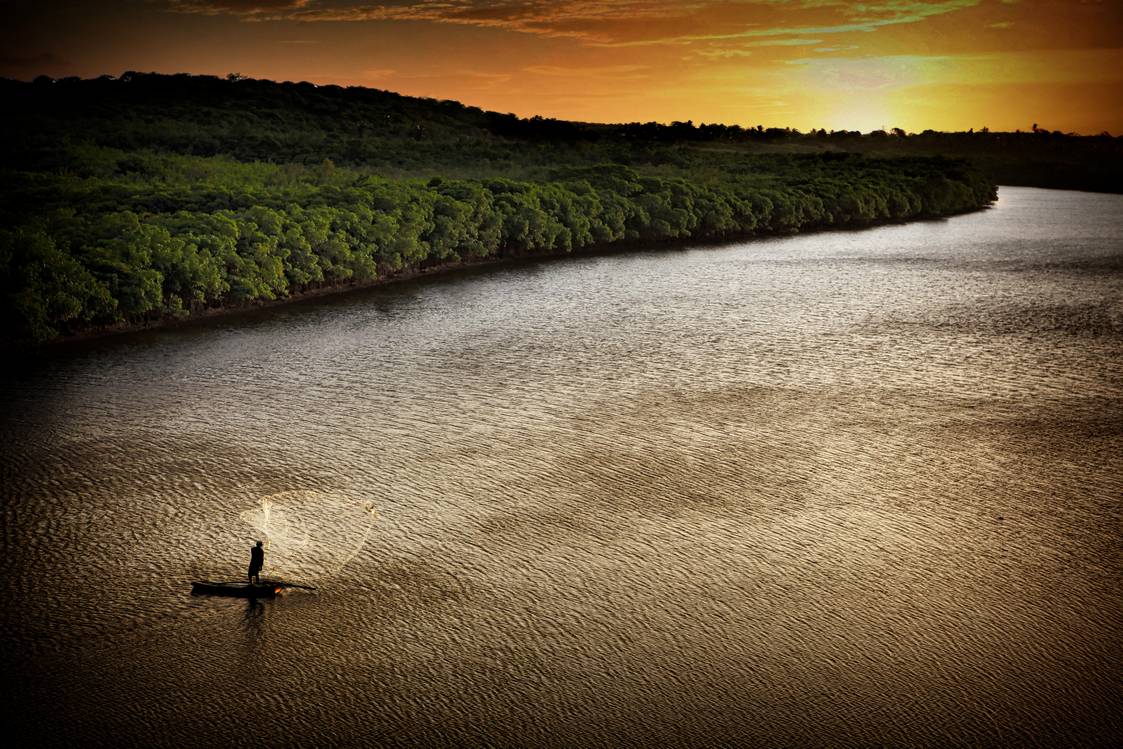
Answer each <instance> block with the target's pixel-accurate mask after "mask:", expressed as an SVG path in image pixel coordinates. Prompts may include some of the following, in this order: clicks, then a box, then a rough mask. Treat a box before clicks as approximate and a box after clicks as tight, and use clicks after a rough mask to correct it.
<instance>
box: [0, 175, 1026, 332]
mask: <svg viewBox="0 0 1123 749" xmlns="http://www.w3.org/2000/svg"><path fill="white" fill-rule="evenodd" d="M999 189H1001V186H999ZM1039 189H1042V188H1039ZM995 202H997V200H995V201H991V202H989V203H987V204H986V205H982V206H979V207H977V208H973V209H971V210H967V211H958V212H955V213H947V214H944V215H941V216H916V217H913V218H908V219H883V220H877V221H871V222H869V223H866V224H862V225H860V226H854V225H844V226H830V225H817V226H809V227H805V228H803V229H802V230H799V231H794V232H762V233H756V232H754V233H752V234H748V235H743V236H733V237H722V238H720V239H697V238H686V239H671V240H663V241H659V240H643V241H621V242H612V243H609V244H594V245H588V246H586V247H582V248H580V249H575V250H572V251H570V252H561V253H559V252H534V253H528V254H525V255H510V256H500V255H493V256H490V257H485V258H475V259H468V260H463V259H460V260H457V261H455V262H445V263H438V264H436V265H432V266H429V267H425V268H409V269H406V270H402V271H398V272H396V273H393V274H391V275H387V276H380V277H379V278H372V279H367V280H365V281H354V282H348V283H341V284H334V285H330V286H321V287H318V288H314V289H308V290H306V291H301V292H298V293H296V294H291V295H289V296H286V297H283V298H281V299H264V300H255V301H252V302H248V303H246V304H241V305H237V306H223V307H211V308H207V309H204V310H201V311H199V312H195V313H192V314H189V315H187V316H184V317H171V316H167V317H163V318H159V319H156V320H152V321H148V322H144V323H118V324H114V325H106V326H101V327H97V328H91V329H89V330H84V331H82V332H80V333H72V334H70V335H63V336H58V337H57V338H52V339H51V340H49V341H43V342H42V343H39V344H35V345H31V346H26V345H25V346H21V345H20V344H10V343H9V344H8V346H7V348H8V349H9V350H21V349H22V350H25V351H26V350H30V351H36V350H38V351H44V350H48V349H56V348H62V347H67V346H70V345H75V344H80V343H85V342H93V341H99V340H102V339H106V338H119V337H125V336H128V335H130V334H137V333H144V332H154V331H158V330H172V329H176V328H181V327H189V326H192V325H198V324H203V323H206V322H208V321H212V320H217V319H221V318H225V317H232V316H237V315H248V314H252V313H254V312H258V311H264V310H268V309H272V308H275V307H280V306H287V305H296V304H300V303H302V302H311V301H315V300H318V299H322V298H324V297H339V296H345V295H347V294H349V293H358V292H361V291H367V290H370V289H374V288H378V287H382V286H392V285H394V284H400V283H406V282H409V281H416V280H419V279H423V278H429V277H445V276H453V275H455V274H456V273H457V272H460V271H476V270H483V269H487V268H490V267H495V266H516V265H519V264H522V263H538V262H542V261H553V260H563V259H566V258H576V257H597V256H611V255H622V254H630V253H637V252H645V251H647V250H685V249H690V248H695V247H696V248H699V249H702V248H717V247H723V246H728V245H733V244H742V243H746V242H752V241H753V240H758V239H759V240H764V239H776V238H783V237H795V236H800V235H803V234H822V233H829V232H847V231H853V232H858V231H865V230H867V229H878V228H882V227H885V226H903V225H905V224H915V223H923V222H929V221H945V220H947V219H949V218H953V217H955V216H964V215H968V214H971V213H978V212H979V211H986V210H990V209H991V208H993V207H994V204H995Z"/></svg>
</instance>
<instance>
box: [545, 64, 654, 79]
mask: <svg viewBox="0 0 1123 749" xmlns="http://www.w3.org/2000/svg"><path fill="white" fill-rule="evenodd" d="M647 69H648V66H647V65H606V66H603V67H599V68H598V67H594V68H574V67H562V66H558V65H531V66H530V67H527V68H523V70H524V71H525V72H527V73H534V74H535V75H545V76H550V77H557V78H570V77H572V78H613V79H621V78H646V77H647V74H646V73H645V72H643V71H645V70H647Z"/></svg>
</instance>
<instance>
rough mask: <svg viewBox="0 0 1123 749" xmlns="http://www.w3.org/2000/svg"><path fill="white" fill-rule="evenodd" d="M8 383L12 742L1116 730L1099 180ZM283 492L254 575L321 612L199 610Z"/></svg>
mask: <svg viewBox="0 0 1123 749" xmlns="http://www.w3.org/2000/svg"><path fill="white" fill-rule="evenodd" d="M3 386H4V389H3V396H2V405H3V408H4V414H5V422H4V425H3V437H4V450H3V458H2V463H0V468H2V470H3V541H2V543H3V547H2V553H3V569H2V572H3V576H2V578H0V590H2V591H3V596H4V606H3V609H2V612H0V632H2V635H3V643H4V647H3V658H2V661H0V666H2V667H3V669H4V673H5V677H4V678H5V681H6V682H7V690H6V695H5V697H4V700H3V702H4V703H5V705H4V709H5V711H7V712H8V713H9V715H8V720H7V722H6V726H7V727H8V729H9V731H20V732H22V733H23V734H24V735H28V736H31V737H32V738H33V739H34V740H36V741H40V742H49V743H73V742H76V741H78V742H82V743H86V742H88V743H104V744H118V743H134V744H144V745H151V744H168V745H184V744H198V745H210V744H216V743H219V744H238V745H267V746H268V745H278V744H289V743H293V744H304V745H329V744H372V745H373V744H385V745H407V744H417V743H426V744H437V745H441V744H443V745H455V744H462V743H468V744H490V745H496V746H530V745H540V746H548V745H554V746H565V745H569V746H572V745H589V744H603V745H616V744H633V745H640V746H653V745H656V744H659V745H684V746H685V745H721V744H730V743H739V744H748V745H754V744H755V745H793V746H794V745H801V746H868V745H872V744H881V745H883V744H890V745H906V744H907V745H930V746H938V745H947V744H950V743H958V744H967V743H975V744H992V743H995V742H1002V743H1005V744H1046V745H1050V744H1051V745H1079V744H1102V745H1106V744H1109V743H1112V742H1117V741H1120V740H1121V739H1123V719H1121V718H1120V715H1121V713H1123V694H1121V687H1120V685H1121V683H1123V679H1121V676H1123V647H1121V645H1123V592H1121V587H1120V581H1121V573H1123V522H1121V521H1123V517H1121V516H1123V508H1121V501H1120V499H1121V497H1123V197H1120V196H1104V195H1092V194H1081V193H1064V192H1053V191H1044V190H1030V189H1018V188H1003V189H1002V190H1001V199H1000V201H999V202H998V204H997V206H996V207H995V208H993V209H992V210H989V211H986V212H983V213H978V214H973V215H968V216H962V217H957V218H953V219H950V220H947V221H939V222H930V223H918V224H912V225H905V226H892V227H885V228H879V229H874V230H869V231H862V232H846V233H827V234H815V235H807V236H802V237H794V238H784V239H772V240H764V241H758V242H752V243H748V244H742V245H736V246H730V247H724V248H717V249H713V248H711V249H695V250H685V251H661V252H652V253H644V254H626V255H614V256H607V257H588V258H579V259H571V260H565V261H559V262H548V263H539V264H527V265H521V266H517V267H508V268H499V269H494V268H493V269H484V270H477V271H472V272H468V273H464V274H461V275H457V276H450V277H445V278H432V279H426V280H422V281H418V282H411V283H407V284H401V285H398V286H395V287H386V288H382V289H375V290H372V291H369V292H363V293H358V294H353V295H348V296H345V297H338V298H334V299H330V300H320V301H315V302H312V303H304V304H298V305H290V306H287V307H284V308H279V309H273V310H269V311H265V312H262V313H257V314H252V315H244V316H236V317H227V318H222V319H216V320H211V321H208V322H206V323H202V324H198V325H192V326H188V327H183V328H180V329H174V330H165V331H156V332H149V333H142V334H137V335H132V336H126V337H120V338H116V339H111V340H104V341H100V342H96V343H90V344H82V345H77V346H69V347H65V348H62V349H59V350H57V351H54V352H52V353H50V354H49V355H47V356H44V357H42V358H40V359H37V360H34V361H28V362H24V363H23V364H22V365H21V366H20V367H18V368H17V369H15V370H14V371H12V372H10V373H9V374H8V375H6V376H5V379H4V380H3ZM270 495H277V496H274V501H275V502H276V505H275V509H276V510H277V511H278V512H281V514H282V515H283V516H284V517H283V519H284V520H285V522H287V523H288V525H287V526H286V529H287V530H285V532H284V534H281V533H280V528H281V526H280V525H278V526H277V528H278V529H279V530H278V535H277V536H276V537H275V538H274V539H272V541H271V546H270V555H269V557H268V558H267V560H266V562H267V570H266V571H267V572H269V571H270V569H272V571H273V572H274V573H283V574H286V575H288V576H296V577H299V578H300V579H301V580H303V581H305V582H311V583H313V584H315V585H317V586H319V587H320V591H319V592H317V593H314V594H308V593H305V594H299V593H294V594H292V595H288V596H286V597H284V598H281V599H278V600H275V601H270V602H266V603H263V604H258V605H256V606H254V605H248V604H247V603H246V602H245V601H238V600H222V599H211V598H193V597H191V596H190V595H189V594H188V593H189V589H190V581H191V580H192V579H195V578H197V577H198V576H208V577H212V578H218V579H223V578H237V577H239V576H240V575H241V574H243V573H244V569H245V565H246V563H247V560H248V548H249V546H250V544H251V542H252V540H253V539H254V537H255V531H254V530H253V529H252V528H251V527H250V525H248V524H247V522H246V518H248V517H251V516H253V514H254V513H255V512H260V511H261V505H260V501H261V499H262V497H265V496H270ZM371 508H373V509H374V510H375V512H376V514H377V519H376V520H375V521H374V525H373V527H370V525H369V524H370V522H371V521H372V517H371V516H370V515H369V514H367V511H368V510H370V509H371ZM286 513H287V514H286ZM274 519H275V520H276V517H275V518H274ZM278 522H279V521H278ZM349 555H351V556H352V557H353V558H349ZM270 564H272V568H270ZM339 566H342V571H341V572H338V573H335V570H336V569H337V568H338V567H339ZM333 573H334V574H333Z"/></svg>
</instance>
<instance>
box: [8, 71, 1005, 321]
mask: <svg viewBox="0 0 1123 749" xmlns="http://www.w3.org/2000/svg"><path fill="white" fill-rule="evenodd" d="M0 90H3V91H4V96H5V99H6V101H8V102H10V103H13V102H14V103H16V104H17V105H18V106H16V107H8V108H7V110H6V111H8V112H9V114H6V115H4V116H3V126H4V128H5V130H6V132H5V135H6V136H7V137H6V138H5V142H6V143H7V144H8V145H7V147H6V150H5V152H4V164H3V177H4V187H3V192H4V201H3V208H2V213H0V216H2V224H0V226H2V228H0V288H2V291H3V300H2V310H0V315H2V316H3V324H4V331H5V333H6V336H7V337H9V338H14V339H18V340H46V339H49V338H52V337H55V336H57V335H59V334H69V333H74V332H78V331H81V330H83V329H87V328H90V327H96V326H104V325H112V324H118V323H138V322H144V321H149V320H153V319H158V318H162V317H166V316H169V315H170V316H180V315H187V314H191V313H193V312H198V311H202V310H204V309H207V308H213V307H221V306H231V305H240V304H246V303H250V302H254V301H258V300H271V299H279V298H284V297H287V296H290V295H293V294H296V293H300V292H304V291H308V290H311V289H315V288H319V287H324V286H332V285H339V284H346V283H353V282H362V281H370V280H374V279H377V278H380V277H384V276H387V275H391V274H395V273H399V272H402V271H404V270H409V269H416V268H424V267H427V266H432V265H437V264H444V263H454V262H460V261H467V260H477V259H483V258H489V257H508V256H520V255H527V254H556V253H567V252H571V251H574V250H578V249H581V248H589V247H605V246H609V245H615V244H620V243H633V242H634V243H643V244H649V243H655V242H664V241H681V240H687V239H690V240H720V239H723V238H732V237H743V236H750V235H753V234H758V233H791V232H796V231H800V230H802V229H807V228H819V227H845V226H862V225H867V224H870V223H874V222H878V221H887V220H902V219H909V218H914V217H925V216H942V215H947V214H951V213H956V212H961V211H967V210H973V209H976V208H979V207H981V206H984V205H986V204H987V203H989V202H990V201H991V200H993V199H994V197H995V189H994V186H993V184H992V183H991V181H990V180H989V179H988V178H987V177H986V176H985V175H983V174H981V173H980V172H978V171H976V170H974V169H973V168H971V167H970V166H968V165H967V164H966V163H964V162H962V161H956V160H947V159H942V158H932V157H910V158H898V159H885V158H871V157H868V156H863V155H851V154H844V153H836V152H824V153H802V154H801V153H760V152H757V151H753V150H747V149H742V148H736V147H732V148H724V147H720V146H721V144H720V143H717V142H716V141H714V140H712V139H711V140H707V141H703V142H702V143H701V144H699V143H697V142H694V141H691V140H689V139H687V140H686V141H683V142H680V141H678V140H675V139H674V138H671V137H670V136H669V134H670V133H671V131H672V128H673V127H674V126H667V127H656V129H655V130H654V131H653V132H651V133H647V134H646V135H645V134H643V133H636V132H631V131H628V130H627V126H624V127H623V128H622V129H621V132H622V133H623V135H621V134H620V133H617V135H619V136H620V137H615V136H613V137H608V136H605V135H604V134H603V133H601V134H599V135H590V134H589V132H586V131H587V130H588V128H590V127H592V126H581V125H575V124H573V123H556V122H552V121H535V120H517V119H515V118H513V117H510V116H507V115H496V114H494V113H485V112H481V111H480V110H474V109H469V108H465V107H462V106H461V105H459V104H455V103H449V102H431V101H424V100H417V99H408V98H404V97H399V96H397V95H394V94H387V93H385V92H378V91H369V90H365V89H358V90H344V89H339V88H335V87H326V88H317V87H313V86H310V85H308V84H299V85H295V84H273V83H268V82H259V81H243V80H230V81H223V80H219V79H214V78H202V77H188V76H154V75H144V76H140V75H130V76H125V77H122V79H119V80H105V79H99V80H96V81H76V80H75V81H62V82H57V83H52V82H44V81H40V82H37V83H34V84H22V83H15V82H4V83H3V86H0ZM601 129H602V130H603V128H601ZM680 129H681V128H680ZM597 132H600V131H597Z"/></svg>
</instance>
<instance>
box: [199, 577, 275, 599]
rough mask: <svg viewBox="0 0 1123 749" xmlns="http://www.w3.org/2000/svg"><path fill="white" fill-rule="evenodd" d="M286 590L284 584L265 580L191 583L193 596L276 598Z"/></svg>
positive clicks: (200, 581)
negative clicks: (257, 581) (256, 581)
mask: <svg viewBox="0 0 1123 749" xmlns="http://www.w3.org/2000/svg"><path fill="white" fill-rule="evenodd" d="M284 588H285V584H284V583H282V582H278V581H275V580H265V581H263V582H260V583H256V584H251V583H242V582H212V581H210V580H198V581H196V582H193V583H191V595H193V596H230V597H232V598H275V597H276V596H277V594H278V593H280V592H281V591H282V590H284Z"/></svg>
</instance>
